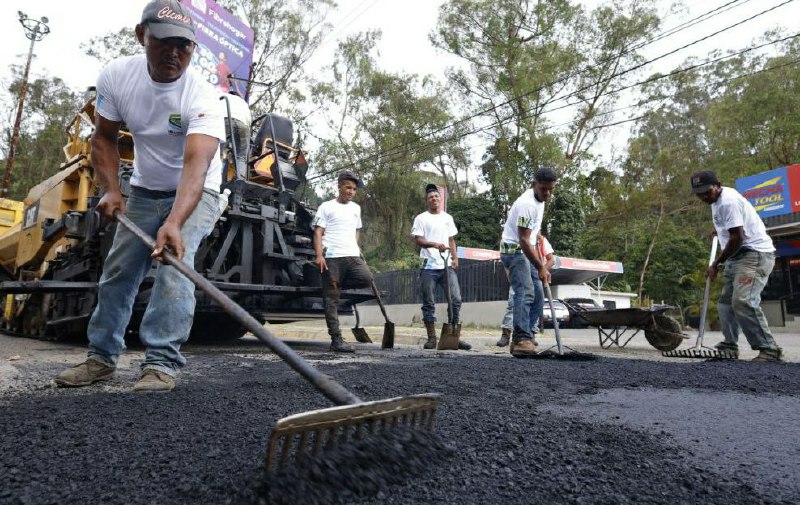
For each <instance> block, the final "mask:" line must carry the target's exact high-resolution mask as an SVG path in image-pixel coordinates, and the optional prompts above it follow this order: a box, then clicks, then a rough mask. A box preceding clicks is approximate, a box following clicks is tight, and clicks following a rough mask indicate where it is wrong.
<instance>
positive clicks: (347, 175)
mask: <svg viewBox="0 0 800 505" xmlns="http://www.w3.org/2000/svg"><path fill="white" fill-rule="evenodd" d="M344 181H353V182H355V183H356V187H357V188H363V187H364V182H363V181H362V180H361V179H359V178H358V177H356V174H354V173H353V172H351V171H349V170H342V171H341V172H339V184H341V183H343V182H344Z"/></svg>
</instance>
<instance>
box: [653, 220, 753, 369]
mask: <svg viewBox="0 0 800 505" xmlns="http://www.w3.org/2000/svg"><path fill="white" fill-rule="evenodd" d="M717 244H718V242H717V236H716V235H715V236H714V238H713V239H712V240H711V255H710V256H709V258H708V266H711V264H712V263H714V258H716V257H717ZM710 295H711V277H706V287H705V291H704V292H703V309H702V312H701V313H700V328H698V329H697V341H696V342H695V344H694V347H691V348H689V349H676V350H674V351H666V352H662V353H661V355H662V356H665V357H667V358H697V359H737V358H738V357H739V356H738V353H737V352H735V351H728V350H724V349H723V350H718V349H712V348H710V347H705V346H704V345H703V336H704V335H705V332H706V315H707V314H708V299H709V297H710Z"/></svg>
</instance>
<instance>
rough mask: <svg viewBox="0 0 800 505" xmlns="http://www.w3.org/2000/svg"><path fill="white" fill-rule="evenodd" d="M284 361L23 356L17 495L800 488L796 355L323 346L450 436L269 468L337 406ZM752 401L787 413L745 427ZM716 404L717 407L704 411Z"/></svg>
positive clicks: (6, 476) (111, 499) (468, 495)
mask: <svg viewBox="0 0 800 505" xmlns="http://www.w3.org/2000/svg"><path fill="white" fill-rule="evenodd" d="M268 356H270V355H268V354H265V355H263V356H258V355H256V356H251V357H241V356H235V355H223V354H197V355H195V356H194V357H193V362H192V367H190V368H189V369H187V371H186V374H185V381H184V382H183V383H182V386H181V388H179V389H177V390H175V391H173V392H172V393H170V394H165V395H137V394H132V393H129V392H128V388H129V384H127V382H126V381H125V380H124V379H116V380H115V381H119V383H115V381H112V382H111V383H110V384H107V385H103V386H97V387H94V386H93V387H89V388H82V389H80V390H71V389H66V390H65V389H55V388H52V387H49V386H48V378H49V377H50V376H52V371H53V370H50V369H47V368H48V367H47V366H45V367H41V366H39V367H36V368H35V369H34V368H31V369H28V370H24V369H23V371H22V372H21V374H22V375H26V376H28V379H26V380H29V381H30V382H26V383H27V384H31V387H30V388H29V390H28V391H26V392H23V393H22V394H16V395H15V396H5V397H0V402H1V403H0V405H2V408H0V433H3V436H2V437H0V451H1V452H2V454H3V456H2V458H0V481H2V482H3V485H2V486H0V503H12V504H17V503H85V502H102V503H150V502H156V501H157V502H159V503H165V504H172V503H174V504H178V503H281V502H284V503H286V502H303V503H336V502H340V503H431V502H437V503H534V502H538V503H631V502H637V503H691V502H695V503H697V502H702V503H720V504H723V503H724V504H731V503H748V504H749V503H783V502H797V501H798V500H800V490H798V484H797V483H796V482H795V480H796V479H793V478H792V475H797V472H798V471H800V469H798V464H799V463H798V462H797V461H796V457H794V456H792V455H793V454H795V455H796V453H797V452H796V451H797V450H798V440H800V436H799V435H800V433H798V430H800V427H798V426H797V425H796V423H793V422H791V419H789V418H790V417H791V416H789V417H786V415H787V414H786V413H787V412H793V411H796V410H794V407H793V406H795V405H797V402H798V393H797V392H798V391H800V388H799V387H798V386H800V366H798V365H796V364H760V363H751V362H724V363H722V362H720V363H702V362H700V363H674V362H673V363H663V362H653V361H637V360H616V359H607V358H599V359H597V360H595V361H591V362H555V361H535V360H513V359H510V358H506V357H496V356H476V355H461V356H454V355H437V356H436V357H434V355H430V356H422V357H420V356H418V355H411V356H403V355H393V356H392V358H391V359H387V358H386V355H385V353H380V352H378V351H375V352H362V353H359V354H358V355H357V358H355V359H353V358H348V359H344V358H342V357H341V356H336V355H332V354H329V353H306V354H305V356H306V357H307V358H309V359H312V360H314V361H316V362H317V363H318V366H320V367H321V369H322V370H323V371H324V372H325V373H328V374H330V375H331V376H334V377H336V379H337V380H340V381H341V382H342V384H344V385H345V386H346V387H348V388H350V389H351V390H352V391H354V392H355V393H356V394H358V395H359V396H361V397H363V398H366V399H372V398H383V397H391V396H400V395H404V394H409V393H411V392H415V391H419V390H431V391H437V392H440V393H442V394H443V401H442V406H441V408H440V409H439V414H438V419H437V421H436V429H435V435H433V436H432V438H429V439H426V438H425V437H426V435H424V434H415V435H411V434H408V433H402V432H401V433H398V434H395V435H393V436H394V437H397V438H395V439H394V440H388V439H383V440H382V441H380V442H369V443H376V444H378V445H376V446H373V447H372V449H374V448H375V447H378V446H379V445H380V444H395V446H394V449H395V450H397V452H396V453H395V455H396V456H397V457H398V459H399V460H402V461H399V460H388V459H387V458H389V456H387V455H388V454H391V452H386V451H383V452H381V453H380V454H375V453H374V452H369V451H370V446H369V445H367V446H363V447H358V446H354V447H353V448H352V451H353V452H351V453H349V454H348V453H347V452H343V453H339V454H333V455H331V457H330V459H323V460H319V461H316V462H313V463H311V464H309V466H307V467H305V468H303V467H299V468H296V469H295V470H287V471H285V472H283V473H281V474H279V475H277V476H274V477H271V478H266V477H265V476H264V473H263V460H264V448H265V443H266V439H267V436H268V434H269V430H270V429H271V427H272V425H273V424H274V422H275V420H276V419H278V418H280V417H283V416H286V415H289V414H292V413H294V412H298V411H304V410H308V409H314V408H320V407H324V406H327V405H326V404H325V400H324V398H321V397H320V395H319V394H318V393H317V392H316V391H315V390H313V388H312V387H311V386H309V385H308V384H307V383H306V382H305V381H304V380H303V379H302V378H300V377H299V376H298V375H297V374H295V373H294V372H292V371H290V370H289V369H288V367H286V365H285V364H283V363H280V362H276V361H273V360H272V359H269V360H265V359H260V358H262V357H268ZM270 357H271V356H270ZM52 366H53V368H54V369H55V365H52ZM31 377H32V378H33V379H35V380H31ZM626 391H629V392H630V394H627V393H626ZM712 397H713V398H715V400H714V401H710V400H709V398H712ZM751 401H752V402H756V401H758V403H757V405H756V406H757V408H758V410H759V411H763V410H764V409H768V410H770V409H771V411H770V412H766V413H765V412H761V413H760V414H759V416H760V417H759V418H760V419H772V420H774V422H776V423H779V426H777V427H774V426H770V427H769V429H765V430H755V429H745V430H744V431H743V430H741V429H737V427H739V426H740V425H741V426H745V427H746V426H748V423H749V422H750V421H751V420H750V419H749V418H748V414H747V411H748V408H749V405H750V402H751ZM659 405H661V407H659ZM644 406H647V407H648V408H646V409H645V408H644ZM701 407H702V408H701ZM659 408H662V409H667V408H668V409H669V416H665V417H664V418H663V420H662V418H661V417H660V416H658V415H657V413H658V411H659ZM708 409H716V410H715V412H716V414H717V416H716V417H714V418H713V419H704V417H707V416H709V412H708ZM641 411H648V412H649V413H648V414H647V415H644V414H642V415H641V416H640V417H637V418H633V417H631V416H634V415H638V414H637V413H638V412H641ZM731 412H733V414H730V413H731ZM712 414H713V412H712ZM704 422H705V423H707V424H709V425H710V426H705V425H703V423H704ZM700 425H703V429H702V430H699V431H693V430H694V428H696V427H698V426H700ZM741 433H744V435H743V436H744V437H746V438H738V437H739V435H736V436H735V437H734V436H732V435H731V434H741ZM412 437H413V438H412ZM759 437H761V438H759ZM409 442H411V443H409ZM744 442H747V443H748V444H750V445H747V446H746V447H747V448H748V450H747V451H738V450H736V449H737V447H745V446H744V445H742V444H743V443H744ZM369 443H368V444H369ZM396 444H399V446H398V445H396ZM776 444H777V449H776V448H775V447H776ZM421 445H427V446H428V447H427V449H429V450H427V451H418V450H417V449H418V448H419V447H420V446H421ZM384 447H390V446H384ZM378 448H379V447H378ZM362 450H365V451H366V452H362ZM763 450H768V451H769V453H768V454H762V453H761V452H763ZM367 454H369V456H366V455H367ZM381 456H384V457H381ZM337 458H340V459H337ZM398 463H400V466H399V467H398ZM387 468H388V469H390V471H391V473H387V472H386V469H387ZM397 468H401V469H402V471H396V469H397ZM391 469H394V470H391ZM293 472H294V473H293Z"/></svg>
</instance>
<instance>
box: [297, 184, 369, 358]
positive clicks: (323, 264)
mask: <svg viewBox="0 0 800 505" xmlns="http://www.w3.org/2000/svg"><path fill="white" fill-rule="evenodd" d="M362 187H364V184H363V183H362V182H361V180H360V179H359V178H358V177H356V176H355V175H354V174H353V173H352V172H349V171H346V170H344V171H342V172H341V173H340V174H339V195H338V196H337V197H336V199H334V200H328V201H327V202H324V203H323V204H322V205H320V206H319V208H318V209H317V213H316V215H315V216H314V220H313V222H312V223H311V226H312V227H313V228H314V250H315V251H316V253H317V258H316V260H315V263H316V264H317V267H318V268H319V271H320V272H321V273H322V298H323V301H324V304H325V323H326V324H327V326H328V335H330V336H331V351H335V352H355V348H354V347H353V346H352V345H350V344H347V343H346V342H345V341H344V339H343V338H342V331H341V329H340V328H339V296H340V294H341V290H342V289H343V288H365V287H368V286H369V285H370V284H371V283H372V272H370V271H369V267H367V263H366V262H365V261H364V259H363V258H362V257H361V249H360V248H359V247H358V234H359V230H360V229H361V207H360V206H359V205H358V204H357V203H356V202H354V201H353V197H354V196H355V194H356V191H357V190H358V188H362Z"/></svg>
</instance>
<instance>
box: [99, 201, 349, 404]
mask: <svg viewBox="0 0 800 505" xmlns="http://www.w3.org/2000/svg"><path fill="white" fill-rule="evenodd" d="M114 217H115V218H116V219H117V222H119V224H121V225H122V226H123V227H124V228H125V229H126V230H128V231H130V232H131V233H133V234H134V235H136V236H137V237H138V238H139V239H141V241H142V242H144V243H145V244H146V245H147V246H148V247H150V248H151V249H155V246H156V241H155V240H153V238H152V237H150V236H149V235H148V234H146V233H145V232H144V231H142V230H141V229H140V228H139V227H138V226H136V225H135V224H134V223H133V221H131V220H130V219H128V217H127V216H126V215H125V214H123V213H122V212H120V211H119V210H115V211H114ZM163 257H164V262H165V263H167V264H168V265H170V266H173V267H175V269H176V270H178V271H179V272H180V273H182V274H183V275H184V276H186V277H187V278H188V279H189V280H190V281H192V282H193V283H194V285H195V286H197V287H198V288H200V290H202V291H203V292H205V293H206V294H207V295H208V296H209V298H211V299H212V300H214V301H215V302H216V303H217V304H218V305H219V306H220V307H222V309H223V310H224V311H225V312H227V313H228V314H229V315H230V316H231V317H233V318H234V319H236V321H238V322H239V324H241V325H242V326H244V327H245V328H247V330H248V331H250V332H251V333H252V334H253V335H255V336H256V337H257V338H258V339H259V340H261V341H262V342H264V344H266V346H267V347H269V348H270V350H272V352H274V353H275V354H277V355H278V356H279V357H280V358H281V359H282V360H283V361H285V362H286V363H288V365H289V366H290V367H292V369H294V371H296V372H297V373H299V374H300V375H302V376H303V378H304V379H306V380H307V381H309V382H310V383H311V384H313V385H314V387H316V388H317V389H318V390H319V391H320V392H321V393H322V394H324V395H325V396H327V397H328V398H329V399H330V400H331V401H332V402H333V403H335V404H336V405H355V404H357V403H363V402H362V400H361V399H360V398H359V397H357V396H356V395H354V394H353V393H351V392H350V391H349V390H347V389H346V388H345V387H344V386H342V385H341V384H339V383H338V382H336V381H334V380H333V379H331V378H330V377H329V376H327V375H325V374H323V373H322V372H320V371H319V370H317V369H316V368H314V367H313V366H311V364H310V363H309V362H308V361H306V360H304V359H303V358H301V357H300V355H299V354H297V353H296V352H294V351H293V350H292V349H291V348H290V347H289V346H288V345H286V344H285V343H284V342H283V341H282V340H280V339H279V338H278V337H276V336H275V335H273V334H272V333H271V332H270V331H269V330H267V329H266V328H265V327H264V326H262V325H261V323H259V322H258V321H257V320H256V319H255V318H254V317H253V316H251V315H250V314H249V313H248V312H247V311H246V310H244V309H243V308H242V307H241V305H239V304H238V303H236V302H234V301H233V300H232V299H231V298H230V297H229V296H228V295H226V294H225V293H223V292H222V291H220V290H219V288H217V287H216V286H214V284H212V283H211V281H209V280H208V279H206V278H205V277H203V276H202V275H200V274H199V273H197V272H195V271H194V269H193V268H191V267H190V266H189V265H187V264H186V263H184V262H183V261H181V260H179V259H178V258H177V257H176V256H175V255H174V254H172V253H171V252H169V251H167V250H166V249H165V250H164V253H163Z"/></svg>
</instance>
